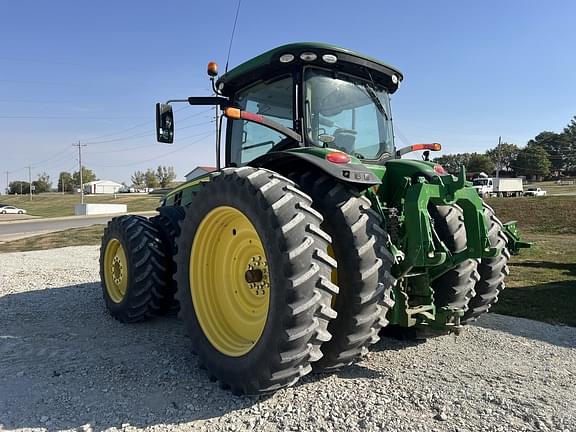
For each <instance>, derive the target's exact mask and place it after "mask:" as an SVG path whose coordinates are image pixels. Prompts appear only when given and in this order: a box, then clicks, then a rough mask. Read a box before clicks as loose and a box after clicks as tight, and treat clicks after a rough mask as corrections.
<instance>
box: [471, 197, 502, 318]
mask: <svg viewBox="0 0 576 432" xmlns="http://www.w3.org/2000/svg"><path fill="white" fill-rule="evenodd" d="M484 216H485V217H486V220H487V222H488V238H489V239H490V246H491V247H497V248H501V250H502V252H501V253H500V255H498V256H497V257H494V258H482V259H481V260H480V263H479V264H478V273H479V274H480V280H479V281H478V282H476V286H475V288H474V289H475V291H476V295H475V296H474V297H473V298H472V300H470V303H469V304H468V310H467V311H466V313H465V314H464V317H463V318H462V322H463V323H464V324H469V323H471V322H474V321H476V320H477V319H478V317H479V316H480V315H482V314H484V313H486V312H488V310H489V309H490V308H491V307H492V305H493V304H495V303H496V302H497V301H498V295H499V294H500V292H501V291H502V290H503V289H504V288H505V286H506V285H505V283H504V279H505V278H506V276H507V275H508V273H509V269H508V260H509V259H510V252H509V251H508V249H507V248H506V244H507V242H508V239H507V238H506V234H504V227H503V225H502V222H500V220H499V219H498V218H497V217H496V214H495V213H494V210H492V208H491V207H490V206H489V205H488V204H486V203H485V204H484Z"/></svg>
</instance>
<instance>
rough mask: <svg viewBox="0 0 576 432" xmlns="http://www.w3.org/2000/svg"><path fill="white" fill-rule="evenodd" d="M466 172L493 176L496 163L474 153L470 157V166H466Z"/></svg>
mask: <svg viewBox="0 0 576 432" xmlns="http://www.w3.org/2000/svg"><path fill="white" fill-rule="evenodd" d="M466 171H469V172H477V173H479V172H485V173H486V174H492V172H493V171H494V162H492V160H491V159H490V158H489V157H488V156H486V155H483V154H479V153H472V155H470V160H468V164H467V165H466Z"/></svg>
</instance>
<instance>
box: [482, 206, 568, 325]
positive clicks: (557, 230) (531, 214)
mask: <svg viewBox="0 0 576 432" xmlns="http://www.w3.org/2000/svg"><path fill="white" fill-rule="evenodd" d="M488 202H489V204H490V205H491V206H492V207H493V208H494V210H495V211H496V214H497V215H498V216H499V217H500V218H501V219H502V220H503V221H508V220H511V219H515V220H517V221H518V225H519V228H520V232H521V234H522V237H523V238H525V239H526V240H529V241H533V242H535V244H534V246H533V247H532V249H528V250H526V249H525V250H523V251H522V252H521V253H520V255H517V256H514V257H512V260H511V261H510V276H509V277H508V278H507V289H505V290H504V291H503V292H502V293H501V294H500V300H499V302H498V303H497V304H496V305H495V306H494V307H493V308H492V311H493V312H497V313H502V314H506V315H514V316H519V317H524V318H530V319H535V320H539V321H545V322H549V323H554V324H558V323H560V324H566V325H571V326H576V313H575V312H574V311H576V246H575V245H576V196H550V197H541V198H493V199H490V200H489V201H488Z"/></svg>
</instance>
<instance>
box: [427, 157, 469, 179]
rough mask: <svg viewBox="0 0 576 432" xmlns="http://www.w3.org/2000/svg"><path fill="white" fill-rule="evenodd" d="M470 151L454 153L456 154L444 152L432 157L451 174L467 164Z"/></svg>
mask: <svg viewBox="0 0 576 432" xmlns="http://www.w3.org/2000/svg"><path fill="white" fill-rule="evenodd" d="M470 157H471V154H470V153H456V154H446V155H443V156H440V157H437V158H435V159H434V162H436V163H437V164H439V165H442V166H443V167H444V169H446V171H448V172H449V173H451V174H454V175H457V174H458V173H459V172H460V167H461V166H462V165H464V166H465V167H466V166H467V165H468V162H469V161H470Z"/></svg>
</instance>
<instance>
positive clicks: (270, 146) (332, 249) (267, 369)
mask: <svg viewBox="0 0 576 432" xmlns="http://www.w3.org/2000/svg"><path fill="white" fill-rule="evenodd" d="M208 74H209V76H210V78H211V80H212V86H213V91H214V95H213V96H210V97H190V98H187V99H176V100H170V101H168V102H166V103H164V104H157V106H156V117H157V138H158V141H160V142H163V143H172V142H173V140H174V133H175V129H174V115H173V114H174V113H173V110H172V104H174V103H180V102H183V103H188V104H190V105H211V106H215V107H216V112H217V115H218V122H217V125H218V127H217V134H216V135H217V136H216V164H217V170H216V171H215V172H213V173H211V174H207V175H203V176H200V177H198V178H195V179H193V180H191V181H189V182H187V183H185V184H183V185H182V186H180V187H178V188H176V189H174V190H173V191H171V192H170V193H168V194H167V195H166V196H165V197H164V198H163V199H162V202H161V205H160V207H159V209H158V211H159V214H158V216H155V217H153V218H151V219H146V218H143V217H138V216H121V217H118V218H115V219H113V220H112V221H111V222H110V223H109V224H108V227H107V229H106V232H105V234H104V237H103V239H102V248H101V260H100V270H101V276H102V285H103V293H104V298H105V301H106V305H107V307H108V309H109V311H110V313H111V314H112V315H113V316H114V317H115V318H117V319H118V320H120V321H122V322H136V321H142V320H145V319H148V318H150V317H153V316H156V315H159V314H164V313H168V312H170V311H176V310H178V311H179V316H180V318H181V319H182V320H183V321H184V323H185V326H186V329H187V331H188V333H189V335H190V338H191V342H192V343H191V345H192V347H191V348H192V350H194V352H195V353H197V355H198V357H199V360H200V362H201V363H202V364H203V366H204V367H205V368H206V369H207V371H208V374H209V375H210V377H211V378H213V379H215V380H219V381H220V383H221V385H222V386H223V387H224V388H230V389H231V391H232V392H233V393H235V394H242V393H243V394H261V393H268V392H273V391H275V390H277V389H280V388H283V387H285V386H289V385H292V384H294V383H295V382H297V381H298V379H299V378H300V377H302V376H304V375H306V374H307V373H309V372H310V371H312V370H317V371H331V370H334V369H338V368H341V367H344V366H346V365H348V364H350V363H352V362H354V361H356V360H358V359H359V358H361V357H362V356H364V355H365V354H366V353H367V352H368V350H369V347H370V346H371V345H372V344H374V343H376V342H377V341H378V340H379V333H380V332H381V330H382V329H383V328H384V327H386V326H387V325H391V326H397V327H404V328H417V329H420V330H424V331H428V332H440V333H448V332H458V331H459V330H460V329H461V327H462V326H463V325H465V324H468V323H470V322H471V321H474V320H475V319H476V318H477V317H478V316H480V315H481V314H483V313H485V312H486V311H488V309H489V308H490V306H491V305H492V304H494V303H495V302H496V301H497V298H498V294H499V292H500V291H501V290H502V289H503V288H504V279H505V277H506V275H507V274H508V267H507V262H508V259H509V257H510V253H509V251H508V248H507V245H508V246H510V247H511V248H514V249H516V248H518V247H521V246H525V245H524V244H523V243H521V242H520V241H519V239H518V237H517V235H515V236H514V237H513V238H512V236H507V234H506V232H507V231H511V232H514V233H515V234H516V231H515V226H514V225H513V224H511V225H509V226H508V227H506V228H505V227H504V226H503V225H502V223H501V222H500V221H499V220H498V218H497V217H496V215H495V214H494V211H493V210H492V209H491V208H490V207H489V206H487V205H486V204H485V203H483V202H482V200H481V198H480V197H479V196H478V194H477V193H476V191H475V190H474V189H473V188H472V187H471V184H469V183H468V182H467V181H466V178H465V172H464V169H461V170H460V173H459V175H458V176H457V177H456V176H453V175H451V174H449V173H447V172H446V171H445V170H444V169H443V168H442V166H440V165H438V164H435V163H433V162H430V161H428V155H429V151H435V150H439V149H440V145H439V144H437V143H433V144H414V145H412V146H408V147H403V148H396V147H395V145H394V134H393V129H392V114H391V110H390V95H391V94H393V93H394V92H396V90H398V87H399V86H400V83H401V82H402V80H403V76H402V74H401V73H400V72H399V71H398V70H397V69H395V68H393V67H391V66H388V65H386V64H384V63H382V62H380V61H379V60H376V59H373V58H370V57H366V56H364V55H361V54H359V53H357V52H354V51H350V50H347V49H342V48H338V47H335V46H330V45H324V44H317V43H296V44H291V45H285V46H282V47H279V48H276V49H273V50H271V51H268V52H266V53H264V54H262V55H260V56H258V57H255V58H253V59H252V60H249V61H247V62H246V63H243V64H241V65H240V66H238V67H236V68H234V69H232V70H231V71H229V72H227V73H225V74H224V75H222V76H218V71H217V65H216V64H215V63H210V64H209V66H208ZM223 119H226V128H225V151H224V160H225V164H224V167H221V166H220V160H221V151H220V135H221V129H223V127H221V126H222V121H223ZM418 150H424V151H425V152H424V157H423V159H424V160H406V159H402V156H403V155H404V154H406V153H408V152H413V151H418Z"/></svg>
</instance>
